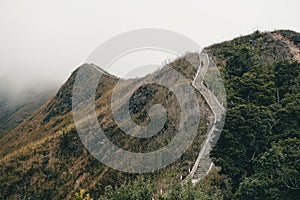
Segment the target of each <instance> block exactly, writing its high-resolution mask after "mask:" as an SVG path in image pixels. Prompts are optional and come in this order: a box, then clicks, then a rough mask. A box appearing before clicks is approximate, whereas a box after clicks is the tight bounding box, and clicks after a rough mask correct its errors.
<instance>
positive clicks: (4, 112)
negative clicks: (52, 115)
mask: <svg viewBox="0 0 300 200" xmlns="http://www.w3.org/2000/svg"><path fill="white" fill-rule="evenodd" d="M53 88H54V87H53ZM53 88H52V87H51V88H47V89H44V90H43V91H27V92H26V94H23V95H19V96H18V97H8V95H7V94H5V92H1V91H0V138H2V137H4V136H5V135H6V134H7V133H9V132H10V131H11V130H12V129H13V128H15V127H16V126H18V125H19V124H21V123H22V122H23V120H25V119H26V118H27V117H29V116H30V115H32V114H33V113H34V112H35V111H36V110H37V109H39V108H40V107H41V106H42V105H43V104H44V103H46V101H47V100H49V99H50V97H52V96H53V95H54V94H55V89H53ZM24 93H25V92H24Z"/></svg>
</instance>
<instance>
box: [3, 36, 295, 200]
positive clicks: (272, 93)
mask: <svg viewBox="0 0 300 200" xmlns="http://www.w3.org/2000/svg"><path fill="white" fill-rule="evenodd" d="M299 37H300V34H299V33H296V32H293V31H275V32H266V33H261V32H258V31H257V32H255V33H253V34H251V35H247V36H243V37H239V38H236V39H234V40H231V41H226V42H223V43H220V44H215V45H212V46H210V47H207V48H205V52H207V53H208V54H209V56H210V57H211V59H212V60H213V61H214V63H215V64H216V65H217V66H218V68H219V70H220V71H221V74H222V77H223V80H224V84H225V88H226V92H227V114H226V121H225V126H224V129H223V132H222V134H221V137H220V139H219V141H218V143H217V144H216V146H215V148H214V150H213V152H212V153H211V157H212V158H213V161H214V163H215V164H216V166H218V167H216V168H215V170H213V171H212V173H211V174H210V175H209V176H208V177H206V178H205V179H204V180H202V181H200V182H199V183H198V184H197V185H196V186H195V188H193V187H192V186H191V185H189V184H187V185H184V184H183V183H182V182H180V181H178V180H180V175H182V176H183V178H184V177H185V176H187V175H188V173H189V172H188V169H189V168H190V167H191V166H193V164H194V162H195V160H196V158H197V155H198V153H199V151H200V149H201V145H202V142H203V140H204V139H205V133H206V132H207V130H208V126H209V124H210V122H211V121H212V120H213V115H212V112H211V111H210V109H209V107H208V105H207V104H206V102H205V101H204V99H203V97H202V96H201V95H200V93H197V98H198V104H199V107H200V109H201V114H202V117H201V121H200V122H201V123H200V125H199V129H198V132H199V133H198V135H197V136H196V137H195V139H194V141H193V144H192V145H191V147H190V148H189V149H188V150H187V151H186V152H185V154H184V155H182V156H181V157H180V158H179V159H178V160H177V161H176V162H175V163H173V164H172V165H170V166H168V167H167V168H165V169H163V170H160V171H155V172H153V173H147V174H146V175H144V176H138V175H136V174H127V173H121V172H119V171H116V170H113V169H111V168H108V167H106V166H105V165H103V164H101V163H100V162H98V161H97V160H96V159H95V158H94V157H93V156H92V155H91V154H90V153H89V152H88V151H87V150H86V149H85V148H84V146H83V145H82V143H81V141H80V139H79V137H78V134H77V132H76V129H75V126H74V122H73V118H72V102H71V98H72V88H73V84H74V81H75V77H76V74H77V73H78V70H80V69H82V68H84V67H87V66H92V64H85V65H83V66H81V67H80V68H78V69H76V70H75V71H74V72H73V74H72V75H71V76H70V78H69V79H68V80H67V81H66V83H65V84H64V85H63V86H62V87H61V88H60V90H59V91H58V93H57V94H56V96H55V97H54V98H52V99H51V100H50V101H48V102H47V103H45V104H44V105H42V106H41V107H40V108H39V109H38V110H37V112H35V113H34V114H33V115H32V116H30V117H29V118H27V119H26V120H24V121H23V123H22V124H20V125H19V126H17V127H16V128H14V129H13V130H12V131H11V132H10V133H9V134H6V136H5V137H3V138H1V139H0V146H1V151H0V198H1V199H6V198H17V199H19V198H20V199H65V198H67V199H71V198H73V197H74V194H75V193H76V192H78V191H79V190H80V189H84V190H86V191H88V192H89V193H90V195H91V196H92V197H94V198H99V197H100V199H145V198H150V196H151V195H152V193H154V194H153V195H155V197H156V198H158V196H160V197H161V198H164V199H262V198H263V199H296V197H299V196H300V189H299V188H300V183H299V180H300V177H299V166H300V165H299V160H300V151H299V133H300V128H299V127H300V121H299V119H300V92H299V88H300V87H299V81H300V73H299V60H298V58H299ZM188 55H189V54H188ZM168 66H170V67H172V68H174V69H176V70H177V71H178V72H180V73H181V74H182V75H184V76H185V77H186V78H187V79H188V80H189V81H190V82H191V83H192V80H193V78H194V76H195V73H196V69H195V68H194V67H192V66H191V65H190V63H188V62H187V61H186V59H185V57H182V58H178V59H177V60H175V61H174V62H172V63H170V64H168ZM160 72H162V71H160ZM155 73H158V72H155ZM155 73H154V74H155ZM170 78H171V79H172V78H173V77H170ZM118 81H119V79H118V78H117V77H114V76H112V75H109V74H107V73H106V72H103V75H102V78H101V81H100V82H99V84H98V87H97V91H96V112H97V117H98V121H99V123H100V125H101V127H102V129H104V132H105V134H106V136H107V137H108V138H109V139H110V140H111V141H113V142H114V143H115V144H116V145H118V146H119V147H122V148H123V149H126V150H130V151H135V152H137V151H138V152H149V151H152V150H155V149H158V148H160V147H162V146H164V145H166V144H167V143H168V142H170V140H171V139H172V137H174V132H175V130H176V129H178V120H179V119H178V112H180V111H179V110H178V102H177V99H176V97H175V95H174V94H173V93H172V92H170V91H168V89H167V88H164V87H161V86H158V85H156V84H147V85H145V86H142V87H140V88H139V89H138V90H137V91H136V92H135V93H134V95H133V96H132V97H131V98H130V101H129V105H130V113H131V117H132V119H133V120H134V121H135V122H136V123H138V124H141V125H146V124H148V123H149V116H148V114H147V111H148V109H149V107H150V106H151V105H154V104H157V103H158V102H159V103H162V104H163V105H164V107H165V108H166V109H167V110H168V112H169V115H168V117H169V118H168V120H167V123H166V125H165V126H164V128H163V129H162V130H161V131H160V132H159V134H158V135H157V136H155V137H153V138H150V139H137V138H133V137H130V136H128V135H126V134H124V133H123V132H122V131H121V130H120V128H119V127H118V126H117V124H116V123H115V122H114V119H113V117H112V113H111V108H110V99H111V96H112V91H113V88H114V86H115V84H116V83H117V82H118ZM139 81H140V80H139V79H130V80H125V81H123V83H122V86H123V87H124V88H126V87H129V85H130V84H131V83H133V82H139ZM205 84H206V85H209V84H211V82H209V81H206V82H205ZM216 92H217V91H216ZM125 95H126V94H124V96H125ZM145 177H146V178H145ZM160 188H163V190H164V194H163V195H161V194H159V193H160V192H159V190H160ZM77 196H80V195H79V194H77ZM79 199H80V198H79Z"/></svg>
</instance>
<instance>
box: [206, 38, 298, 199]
mask: <svg viewBox="0 0 300 200" xmlns="http://www.w3.org/2000/svg"><path fill="white" fill-rule="evenodd" d="M284 33H285V34H288V33H289V32H284ZM291 34H292V35H293V37H294V38H297V37H298V36H299V34H298V36H297V37H296V36H295V34H294V33H291ZM262 36H263V35H262V34H259V33H258V35H257V36H256V37H258V38H259V39H258V42H257V41H255V45H252V48H248V47H247V45H246V46H245V44H246V43H244V44H238V45H236V44H235V45H233V47H232V48H230V44H229V43H227V44H226V46H225V47H224V49H222V48H220V49H222V50H225V49H227V50H228V52H230V53H227V54H225V53H222V51H221V50H218V51H217V52H218V53H220V55H218V54H215V56H216V57H217V58H219V59H220V58H221V59H223V60H225V61H224V62H223V63H221V62H219V63H220V64H221V66H223V67H222V68H221V71H222V74H223V77H224V79H225V80H224V82H225V87H226V91H227V99H228V111H227V114H226V122H225V126H224V129H223V132H222V134H221V136H220V139H219V141H218V143H217V145H216V146H215V148H214V150H213V151H212V152H211V155H212V156H213V157H214V162H215V164H217V165H219V166H221V167H222V170H221V173H222V174H225V175H227V176H228V177H229V178H230V179H231V186H232V193H233V194H234V197H235V198H236V199H296V197H299V196H300V188H299V181H298V180H300V178H299V160H300V153H299V136H300V84H299V82H300V65H299V63H297V62H292V61H291V60H290V59H288V58H289V56H284V57H281V56H279V55H276V54H277V51H275V49H274V52H273V55H276V56H275V57H274V58H275V59H273V60H272V59H271V58H270V57H268V54H267V53H266V52H263V53H261V54H260V53H259V51H260V50H259V49H260V48H257V44H259V43H260V42H259V41H264V40H265V41H266V38H267V37H262ZM252 37H254V36H252ZM246 38H247V37H244V38H240V39H236V42H237V43H239V42H240V40H245V39H246ZM251 41H252V40H251ZM270 41H271V40H270ZM231 44H232V43H231ZM269 45H270V43H269ZM229 49H230V50H229ZM211 52H216V50H215V49H214V50H212V51H211ZM282 52H283V51H282ZM258 55H260V56H258ZM266 56H267V57H266ZM216 60H218V59H216ZM297 145H298V146H297ZM225 198H226V199H231V197H225Z"/></svg>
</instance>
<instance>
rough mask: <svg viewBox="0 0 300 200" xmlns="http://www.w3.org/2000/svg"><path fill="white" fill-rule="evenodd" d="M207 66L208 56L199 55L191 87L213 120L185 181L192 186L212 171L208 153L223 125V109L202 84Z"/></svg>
mask: <svg viewBox="0 0 300 200" xmlns="http://www.w3.org/2000/svg"><path fill="white" fill-rule="evenodd" d="M209 64H210V63H209V58H208V55H207V54H205V53H202V54H200V66H199V68H198V70H197V74H196V76H195V78H194V80H193V82H192V84H193V86H194V87H195V88H197V89H198V90H199V91H200V93H201V94H202V96H203V97H204V99H205V101H206V102H207V104H208V105H209V107H210V109H211V110H212V112H213V115H214V120H213V121H212V122H211V123H210V125H209V127H208V132H207V134H206V139H205V141H204V142H203V145H202V147H201V150H200V152H199V155H198V157H197V159H196V161H195V163H194V166H193V168H192V170H191V173H190V174H189V175H188V176H187V177H186V179H185V180H188V179H192V183H193V184H196V183H197V182H198V181H200V180H201V179H203V178H204V177H205V176H206V175H207V174H208V173H209V172H210V170H211V169H212V167H213V162H212V160H211V158H210V156H209V153H210V151H211V150H212V148H213V146H214V145H215V144H216V142H217V140H218V139H219V136H220V134H221V128H222V127H223V124H224V120H223V116H224V115H225V108H224V107H223V105H222V104H221V103H220V102H219V100H218V99H217V97H216V96H215V95H214V93H213V92H212V91H210V90H209V89H208V88H207V87H206V86H205V85H204V84H203V80H204V76H205V74H206V72H207V70H208V67H209Z"/></svg>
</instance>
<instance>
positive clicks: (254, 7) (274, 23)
mask: <svg viewBox="0 0 300 200" xmlns="http://www.w3.org/2000/svg"><path fill="white" fill-rule="evenodd" d="M299 8H300V1H299V0H282V1H281V0H251V1H249V0H247V1H242V0H220V1H216V0H206V1H202V0H185V1H182V0H181V1H180V0H148V1H146V0H119V1H114V0H93V1H91V0H81V1H79V0H48V1H45V0H26V1H24V0H0V78H1V79H0V87H1V85H2V87H6V88H9V89H10V90H15V89H16V88H18V89H19V90H20V89H24V88H25V87H30V86H32V85H43V84H41V82H44V83H46V82H47V83H48V82H54V83H56V84H57V85H60V84H62V83H63V82H64V81H65V80H66V79H67V78H68V76H69V75H70V73H71V72H72V71H73V70H74V69H75V68H76V67H77V66H79V65H80V64H81V63H83V62H84V60H85V59H86V58H87V57H88V55H89V54H90V53H91V52H92V51H93V50H94V49H95V48H96V47H97V46H98V45H99V44H101V43H102V42H104V41H105V40H107V39H109V38H111V37H112V36H114V35H117V34H120V33H122V32H125V31H130V30H133V29H137V28H145V27H147V28H164V29H170V30H174V31H177V32H179V33H182V34H184V35H186V36H188V37H190V38H191V39H193V40H194V41H196V42H197V43H198V44H200V45H201V46H202V47H205V46H207V45H210V44H213V43H216V42H221V41H223V40H228V39H232V38H234V37H237V36H240V35H246V34H249V33H252V32H253V31H255V30H257V29H259V30H270V31H272V30H275V29H292V30H295V31H298V32H300V12H299Z"/></svg>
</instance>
